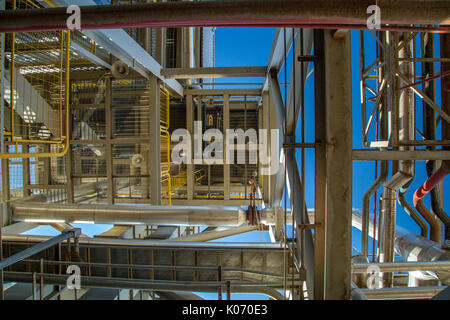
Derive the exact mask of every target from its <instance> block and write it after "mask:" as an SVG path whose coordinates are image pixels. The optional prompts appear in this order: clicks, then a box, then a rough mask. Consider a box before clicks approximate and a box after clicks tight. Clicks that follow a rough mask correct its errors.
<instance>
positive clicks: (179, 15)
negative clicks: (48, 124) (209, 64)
mask: <svg viewBox="0 0 450 320" xmlns="http://www.w3.org/2000/svg"><path fill="white" fill-rule="evenodd" d="M418 7H420V8H421V10H417V8H418ZM80 9H81V12H82V16H83V18H82V19H81V29H83V30H87V29H106V28H145V27H148V28H157V27H205V26H242V25H246V26H278V27H281V26H291V27H292V26H297V27H300V26H301V25H303V26H305V25H310V26H311V25H316V28H317V27H320V26H325V27H326V26H327V25H330V24H331V25H333V24H334V25H335V26H334V27H335V28H338V27H336V25H339V24H340V25H347V26H349V27H353V28H355V27H358V26H360V27H361V26H365V27H367V17H368V15H367V13H366V9H367V3H365V2H364V1H346V0H334V1H326V2H325V1H314V2H312V1H310V0H298V1H291V0H265V1H261V0H241V1H237V0H228V1H207V2H203V1H199V2H190V1H181V2H164V3H143V4H132V5H126V4H124V5H106V6H105V5H102V6H95V7H91V6H82V7H80ZM11 11H12V12H11ZM20 11H23V12H14V11H13V10H8V11H6V12H4V13H3V12H2V13H1V14H0V32H25V31H45V30H63V29H67V28H68V26H67V21H66V20H67V13H66V8H49V9H36V10H20ZM449 11H450V4H449V3H448V2H447V1H439V0H434V1H425V0H422V1H417V0H385V1H383V24H384V25H386V24H388V25H410V24H420V25H423V24H425V25H434V24H435V23H436V21H438V22H439V24H440V25H448V24H450V17H449V15H448V12H449Z"/></svg>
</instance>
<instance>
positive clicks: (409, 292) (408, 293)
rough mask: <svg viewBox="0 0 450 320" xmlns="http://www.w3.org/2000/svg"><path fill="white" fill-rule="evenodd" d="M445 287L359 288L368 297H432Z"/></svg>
mask: <svg viewBox="0 0 450 320" xmlns="http://www.w3.org/2000/svg"><path fill="white" fill-rule="evenodd" d="M445 288H446V287H445V286H433V287H403V288H402V287H399V288H382V289H361V292H362V293H363V294H364V295H365V296H366V297H367V298H368V299H396V298H397V299H402V298H403V299H414V298H415V299H421V298H432V297H434V296H435V295H437V294H438V293H439V292H441V291H442V290H444V289H445Z"/></svg>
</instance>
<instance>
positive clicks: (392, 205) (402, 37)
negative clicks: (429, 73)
mask: <svg viewBox="0 0 450 320" xmlns="http://www.w3.org/2000/svg"><path fill="white" fill-rule="evenodd" d="M393 38H394V39H395V40H394V39H392V38H390V39H389V40H390V41H391V42H390V43H389V48H390V53H389V62H390V69H389V72H390V79H391V83H390V93H389V96H390V99H389V102H390V107H391V121H392V122H391V129H392V131H391V142H392V143H393V144H394V145H395V143H396V142H397V141H398V139H400V140H413V139H414V131H413V128H414V110H413V100H412V99H413V95H412V92H411V90H402V91H401V92H400V95H397V93H396V88H397V87H398V84H399V83H398V81H399V80H398V78H397V77H395V74H396V71H395V65H396V58H397V54H398V56H399V58H411V44H406V45H403V46H402V48H401V49H400V50H397V46H398V44H401V45H402V44H403V42H404V41H410V40H409V34H408V33H402V34H399V35H396V36H394V37H393ZM393 40H394V41H393ZM392 41H393V42H392ZM398 41H400V42H398ZM397 51H398V52H397ZM399 71H400V72H401V73H402V74H404V75H405V77H406V78H407V79H411V78H412V65H411V63H410V62H409V61H402V62H401V63H400V65H399ZM397 97H398V100H397ZM397 112H398V114H397ZM400 149H401V150H405V151H406V150H410V149H411V147H400ZM395 167H396V168H397V169H398V171H396V172H395V171H394V170H395V169H396V168H394V164H393V172H395V174H393V176H392V177H391V178H390V179H389V180H388V181H386V183H385V184H384V186H383V194H382V210H381V217H380V224H381V231H382V232H381V234H380V262H394V253H395V252H394V246H395V225H396V191H397V189H399V188H400V187H401V186H403V185H404V184H405V183H407V182H408V181H409V180H411V179H412V170H413V162H412V161H410V160H401V161H399V162H398V165H396V166H395ZM383 278H384V285H386V286H387V287H391V286H392V285H393V274H392V273H385V274H383Z"/></svg>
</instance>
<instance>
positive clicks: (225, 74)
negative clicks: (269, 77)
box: [161, 67, 267, 79]
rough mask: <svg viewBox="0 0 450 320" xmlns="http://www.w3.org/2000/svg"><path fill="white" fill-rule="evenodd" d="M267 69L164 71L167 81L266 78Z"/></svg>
mask: <svg viewBox="0 0 450 320" xmlns="http://www.w3.org/2000/svg"><path fill="white" fill-rule="evenodd" d="M266 73H267V67H214V68H170V69H162V70H161V75H162V76H164V77H165V78H166V79H194V78H237V77H246V78H248V77H265V76H266Z"/></svg>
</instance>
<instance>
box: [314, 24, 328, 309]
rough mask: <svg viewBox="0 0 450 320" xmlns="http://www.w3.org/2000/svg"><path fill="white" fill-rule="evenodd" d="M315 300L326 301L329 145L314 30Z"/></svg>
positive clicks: (320, 36)
mask: <svg viewBox="0 0 450 320" xmlns="http://www.w3.org/2000/svg"><path fill="white" fill-rule="evenodd" d="M314 55H315V56H317V57H318V59H317V61H316V63H315V64H314V101H315V102H314V118H315V143H316V148H315V158H314V167H315V169H314V172H315V185H314V208H315V209H314V224H315V225H316V227H315V229H314V300H323V299H324V298H325V245H326V244H325V234H326V233H325V222H326V215H325V209H326V176H327V175H326V161H325V160H326V144H325V121H326V116H325V112H326V110H325V61H324V31H323V30H319V29H316V30H314Z"/></svg>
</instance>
